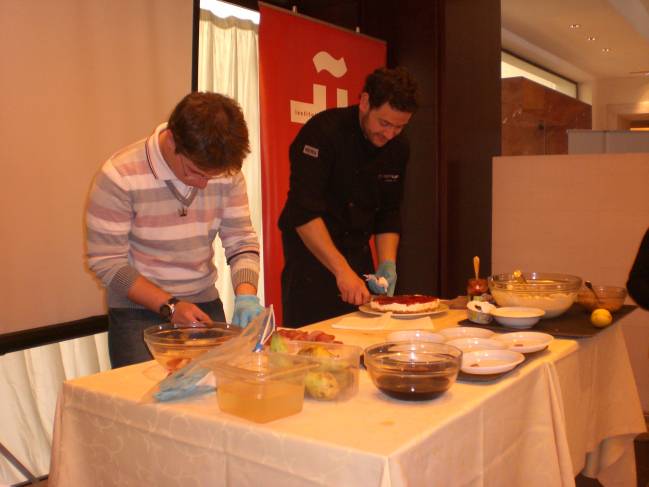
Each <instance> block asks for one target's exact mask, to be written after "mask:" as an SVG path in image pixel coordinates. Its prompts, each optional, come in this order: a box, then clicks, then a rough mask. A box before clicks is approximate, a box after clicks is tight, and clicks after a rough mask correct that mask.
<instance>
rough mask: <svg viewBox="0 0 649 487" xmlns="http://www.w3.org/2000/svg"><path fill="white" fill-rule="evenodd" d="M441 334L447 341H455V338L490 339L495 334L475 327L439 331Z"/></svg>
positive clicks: (455, 327)
mask: <svg viewBox="0 0 649 487" xmlns="http://www.w3.org/2000/svg"><path fill="white" fill-rule="evenodd" d="M439 332H440V333H441V334H442V335H444V337H445V338H446V339H447V340H453V339H454V338H489V337H490V336H491V335H493V334H494V332H493V331H491V330H487V329H485V328H477V327H475V326H453V327H451V328H444V329H443V330H439Z"/></svg>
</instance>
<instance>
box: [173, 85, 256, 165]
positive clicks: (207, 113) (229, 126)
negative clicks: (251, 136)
mask: <svg viewBox="0 0 649 487" xmlns="http://www.w3.org/2000/svg"><path fill="white" fill-rule="evenodd" d="M167 128H168V129H170V130H171V133H172V135H173V138H174V142H175V144H176V152H177V153H179V154H182V155H184V156H186V157H188V158H189V159H190V160H191V161H192V162H193V163H194V164H196V165H197V166H198V167H200V168H203V169H221V170H222V171H223V172H224V173H225V174H234V173H237V172H239V171H240V170H241V166H242V165H243V160H244V159H245V158H246V156H247V155H248V154H249V153H250V144H249V142H248V126H247V125H246V121H245V119H244V118H243V113H242V111H241V108H240V107H239V105H238V104H237V102H236V101H234V100H233V99H232V98H228V97H227V96H223V95H220V94H218V93H201V92H194V93H190V94H189V95H187V96H185V97H184V98H183V99H182V100H180V102H179V103H178V105H176V108H174V110H173V112H171V116H170V117H169V123H168V124H167Z"/></svg>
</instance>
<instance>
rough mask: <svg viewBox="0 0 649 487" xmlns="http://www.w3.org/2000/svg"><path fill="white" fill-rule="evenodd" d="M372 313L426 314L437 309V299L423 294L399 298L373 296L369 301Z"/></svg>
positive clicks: (406, 295) (405, 295)
mask: <svg viewBox="0 0 649 487" xmlns="http://www.w3.org/2000/svg"><path fill="white" fill-rule="evenodd" d="M369 306H370V309H372V310H374V311H382V312H387V311H392V312H393V313H428V312H430V311H435V310H436V309H437V308H438V307H439V298H436V297H434V296H426V295H424V294H402V295H400V296H375V297H374V298H372V300H371V301H370V305H369Z"/></svg>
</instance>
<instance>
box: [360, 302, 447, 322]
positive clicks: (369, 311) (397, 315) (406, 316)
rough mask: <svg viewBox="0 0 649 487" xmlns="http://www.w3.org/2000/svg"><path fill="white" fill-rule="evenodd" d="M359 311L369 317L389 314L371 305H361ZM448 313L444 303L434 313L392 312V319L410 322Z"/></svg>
mask: <svg viewBox="0 0 649 487" xmlns="http://www.w3.org/2000/svg"><path fill="white" fill-rule="evenodd" d="M358 310H359V311H361V312H363V313H367V314H368V315H376V316H383V315H385V314H387V312H385V311H376V310H374V309H372V308H370V307H369V305H367V304H361V305H360V306H359V307H358ZM447 311H448V305H446V304H444V303H439V306H438V307H437V309H436V310H433V311H427V312H425V313H396V312H392V317H393V318H399V319H402V320H409V319H413V318H421V317H423V316H433V315H439V314H442V313H446V312H447Z"/></svg>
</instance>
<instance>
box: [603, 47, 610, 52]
mask: <svg viewBox="0 0 649 487" xmlns="http://www.w3.org/2000/svg"><path fill="white" fill-rule="evenodd" d="M602 52H611V49H610V48H608V47H604V48H602Z"/></svg>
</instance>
